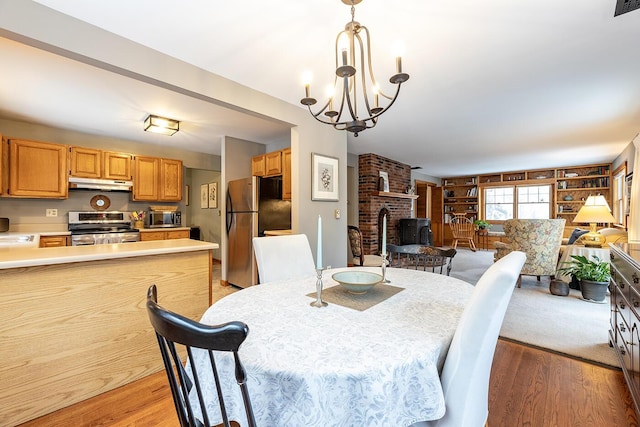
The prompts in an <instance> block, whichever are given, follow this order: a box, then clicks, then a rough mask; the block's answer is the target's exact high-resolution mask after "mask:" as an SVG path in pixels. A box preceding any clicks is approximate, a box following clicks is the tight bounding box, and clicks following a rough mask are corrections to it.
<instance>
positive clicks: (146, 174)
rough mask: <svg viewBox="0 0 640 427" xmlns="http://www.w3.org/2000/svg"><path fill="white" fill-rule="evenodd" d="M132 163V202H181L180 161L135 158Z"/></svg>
mask: <svg viewBox="0 0 640 427" xmlns="http://www.w3.org/2000/svg"><path fill="white" fill-rule="evenodd" d="M133 163H134V168H133V196H132V199H133V200H135V201H139V200H148V201H162V202H179V201H181V200H182V161H180V160H172V159H161V158H158V157H145V156H135V158H134V162H133Z"/></svg>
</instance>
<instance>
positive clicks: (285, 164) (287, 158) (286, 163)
mask: <svg viewBox="0 0 640 427" xmlns="http://www.w3.org/2000/svg"><path fill="white" fill-rule="evenodd" d="M282 199H283V200H291V148H285V149H284V150H282Z"/></svg>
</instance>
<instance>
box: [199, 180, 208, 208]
mask: <svg viewBox="0 0 640 427" xmlns="http://www.w3.org/2000/svg"><path fill="white" fill-rule="evenodd" d="M208 207H209V184H202V185H200V209H207V208H208Z"/></svg>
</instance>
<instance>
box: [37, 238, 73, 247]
mask: <svg viewBox="0 0 640 427" xmlns="http://www.w3.org/2000/svg"><path fill="white" fill-rule="evenodd" d="M70 243H71V236H68V235H59V236H40V247H41V248H59V247H61V246H69V245H70Z"/></svg>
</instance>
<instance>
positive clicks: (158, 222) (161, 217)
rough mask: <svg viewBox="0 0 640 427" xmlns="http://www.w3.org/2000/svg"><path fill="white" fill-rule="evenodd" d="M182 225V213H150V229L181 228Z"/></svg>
mask: <svg viewBox="0 0 640 427" xmlns="http://www.w3.org/2000/svg"><path fill="white" fill-rule="evenodd" d="M181 225H182V213H181V212H180V211H149V228H160V227H180V226H181Z"/></svg>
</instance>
